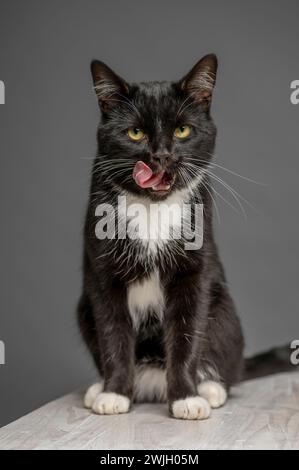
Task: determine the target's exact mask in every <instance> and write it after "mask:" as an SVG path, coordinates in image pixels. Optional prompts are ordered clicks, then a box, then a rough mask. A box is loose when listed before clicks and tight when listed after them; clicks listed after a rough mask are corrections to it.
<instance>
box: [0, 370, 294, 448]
mask: <svg viewBox="0 0 299 470" xmlns="http://www.w3.org/2000/svg"><path fill="white" fill-rule="evenodd" d="M82 397H83V394H82V393H80V392H77V393H72V394H70V395H67V396H65V397H63V398H60V399H59V400H56V401H54V402H51V403H49V404H47V405H45V406H43V407H42V408H40V409H38V410H36V411H34V412H33V413H30V414H29V415H27V416H25V417H23V418H21V419H19V420H17V421H15V422H14V423H11V424H9V425H8V426H5V427H3V428H2V429H0V449H14V450H16V449H36V450H38V449H61V450H62V449H94V450H101V449H102V450H113V449H142V450H143V449H146V450H150V449H161V450H163V449H164V450H166V449H171V450H179V449H189V450H191V449H196V450H202V449H299V374H298V373H292V374H289V373H288V374H280V375H276V376H271V377H267V378H263V379H258V380H252V381H249V382H244V383H243V384H241V385H240V386H238V387H236V388H234V389H233V390H232V394H231V398H230V400H229V401H228V403H227V404H226V406H224V407H223V408H221V409H219V410H214V411H213V412H212V416H211V418H210V419H208V420H206V421H182V420H175V419H173V418H170V417H168V415H167V410H166V405H160V404H159V405H157V404H144V405H134V406H133V408H132V411H131V413H129V414H126V415H118V416H97V415H93V414H91V413H90V412H89V411H88V410H85V409H84V408H83V406H82Z"/></svg>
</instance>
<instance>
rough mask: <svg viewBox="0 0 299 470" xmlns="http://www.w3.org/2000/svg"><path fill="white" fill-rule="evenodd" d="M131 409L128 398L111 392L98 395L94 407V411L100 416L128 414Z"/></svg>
mask: <svg viewBox="0 0 299 470" xmlns="http://www.w3.org/2000/svg"><path fill="white" fill-rule="evenodd" d="M129 409H130V400H129V398H128V397H126V396H124V395H119V394H117V393H109V392H103V393H100V394H98V395H97V397H96V399H95V401H94V403H93V405H92V411H93V412H94V413H96V414H99V415H116V414H120V413H128V411H129Z"/></svg>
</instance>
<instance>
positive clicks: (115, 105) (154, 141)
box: [78, 55, 243, 405]
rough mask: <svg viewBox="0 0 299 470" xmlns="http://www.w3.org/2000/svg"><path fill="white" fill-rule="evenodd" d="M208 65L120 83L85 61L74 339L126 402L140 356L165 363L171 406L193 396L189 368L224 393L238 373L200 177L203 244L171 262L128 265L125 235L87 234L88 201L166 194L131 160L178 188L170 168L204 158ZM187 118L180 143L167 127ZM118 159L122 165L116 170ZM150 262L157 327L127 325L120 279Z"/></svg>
mask: <svg viewBox="0 0 299 470" xmlns="http://www.w3.org/2000/svg"><path fill="white" fill-rule="evenodd" d="M216 70H217V60H216V58H215V56H213V55H210V56H206V57H205V58H204V59H202V60H201V61H200V62H199V63H198V64H196V66H195V67H194V68H193V69H192V71H191V72H190V73H189V74H188V75H187V76H186V77H184V78H183V79H182V80H180V81H179V82H175V83H170V82H162V83H160V82H154V83H142V84H139V85H136V84H133V85H128V84H127V83H126V82H125V81H124V80H122V79H121V78H120V77H118V76H117V75H115V74H114V72H112V71H111V69H109V68H108V67H107V66H105V65H104V64H103V63H101V62H93V64H92V73H93V78H94V82H95V85H96V89H97V92H98V97H99V102H100V106H101V110H102V121H101V123H100V125H99V129H98V154H97V156H96V158H95V161H94V167H93V175H92V183H91V192H90V193H91V194H90V199H89V205H88V211H87V218H86V225H85V244H84V282H83V294H82V297H81V300H80V303H79V309H78V314H79V322H80V327H81V331H82V334H83V337H84V339H85V341H86V343H87V345H88V347H89V349H90V352H91V354H92V355H93V358H94V361H95V364H96V366H97V368H98V370H99V373H100V374H101V375H102V376H103V377H104V380H105V391H111V392H116V393H119V394H123V395H126V396H128V397H129V398H130V399H131V398H132V394H133V384H134V372H135V365H136V363H141V362H142V361H150V362H153V363H156V364H158V365H159V366H160V367H165V368H166V369H167V383H168V401H169V404H170V405H171V403H172V402H173V401H174V400H177V399H181V398H185V397H187V396H188V397H189V396H194V395H197V391H196V385H197V384H198V381H199V378H198V375H197V371H198V370H201V371H205V374H206V377H207V378H211V379H214V378H215V377H217V376H218V378H219V380H221V382H222V383H223V385H224V386H225V387H226V389H227V390H228V389H229V387H230V386H231V385H232V384H233V383H235V382H237V381H238V380H240V378H241V376H242V372H243V355H242V351H243V337H242V332H241V327H240V323H239V320H238V318H237V315H236V313H235V308H234V305H233V301H232V299H231V296H230V294H229V291H228V287H227V284H226V280H225V275H224V271H223V268H222V265H221V262H220V260H219V256H218V251H217V247H216V244H215V241H214V236H213V224H212V201H211V188H210V184H209V180H208V177H207V176H204V178H203V181H202V182H201V183H200V184H198V187H197V189H196V191H195V192H194V195H193V196H192V198H193V201H194V200H200V201H202V202H203V204H204V208H205V209H204V243H203V247H202V248H201V249H200V250H195V251H190V252H187V254H186V253H184V254H181V253H180V252H178V253H177V252H176V253H175V255H174V256H175V263H172V264H170V263H169V260H168V258H167V257H164V254H163V252H162V253H160V254H159V257H158V258H157V260H156V261H155V262H152V261H144V262H142V261H138V262H136V263H132V257H128V258H126V253H128V250H129V248H130V247H131V246H132V243H131V242H130V241H129V240H113V241H111V240H103V241H99V240H98V239H97V238H96V236H95V233H94V230H95V223H96V220H97V219H96V217H95V208H96V206H97V205H98V204H99V203H102V202H108V203H110V204H111V203H112V204H116V201H117V196H118V195H119V193H120V191H121V190H123V189H125V190H126V191H129V192H130V193H133V194H143V195H146V197H148V198H150V199H151V200H152V201H153V202H155V201H157V200H162V199H166V198H167V197H168V193H165V192H163V193H158V192H154V191H153V190H152V189H141V188H140V187H139V186H137V185H136V183H135V182H134V180H133V178H132V171H133V167H134V165H135V163H136V162H137V161H139V160H142V161H144V162H145V163H147V164H148V165H149V166H151V168H152V169H153V170H154V171H160V170H161V168H163V169H166V170H167V173H168V174H169V175H170V177H171V178H172V177H173V176H174V175H175V180H174V182H173V185H172V187H171V190H170V192H173V191H175V190H176V189H180V188H183V187H185V186H186V180H185V179H184V178H182V177H181V176H180V174H179V172H178V169H179V168H184V171H185V175H186V174H187V176H188V178H187V179H188V181H189V182H190V181H191V180H194V178H195V176H196V174H197V175H198V174H200V173H201V172H202V171H203V169H204V168H206V167H207V166H208V165H209V162H210V159H211V155H212V154H213V151H214V146H215V139H216V128H215V125H214V123H213V120H212V118H211V115H210V101H211V96H212V90H213V87H214V84H215V77H216ZM204 80H205V81H204ZM186 123H187V124H188V125H189V126H191V134H190V136H189V137H188V138H187V139H186V140H184V141H178V140H176V139H174V137H173V133H174V129H175V128H176V127H178V126H180V125H186ZM134 126H136V127H139V128H142V129H143V130H144V131H145V133H146V135H147V139H145V140H143V141H142V142H139V143H135V142H132V141H130V140H129V139H128V136H127V129H128V128H129V127H134ZM191 155H192V156H193V158H194V159H195V160H192V161H193V164H194V165H195V167H193V170H192V171H191V169H190V168H191V167H188V166H184V164H185V162H186V161H187V159H188V156H191ZM121 159H128V160H129V162H131V164H130V163H128V166H124V167H122V166H121V162H123V161H124V160H121ZM108 160H109V161H111V165H110V166H108V165H107V166H105V164H103V162H105V161H108ZM112 160H113V161H112ZM188 168H189V169H188ZM170 244H171V242H170ZM111 248H113V249H114V251H113V252H112V253H111ZM133 249H134V248H133ZM133 257H134V255H133ZM155 267H157V268H158V269H159V272H160V277H161V279H162V282H163V286H164V290H165V294H166V305H165V312H164V319H163V322H162V324H160V323H159V322H158V321H155V320H154V317H151V316H149V317H148V320H147V323H146V324H144V325H142V326H141V328H140V329H139V331H138V332H135V331H134V328H133V326H132V321H131V317H130V315H129V311H128V306H127V297H126V296H127V286H128V285H129V284H130V282H132V281H134V280H136V279H139V280H141V279H142V278H146V277H148V276H149V275H150V273H151V271H152V270H153V269H154V268H155Z"/></svg>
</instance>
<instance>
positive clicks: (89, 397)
mask: <svg viewBox="0 0 299 470" xmlns="http://www.w3.org/2000/svg"><path fill="white" fill-rule="evenodd" d="M103 389H104V382H100V383H96V384H93V385H91V387H89V389H88V390H87V392H86V393H85V397H84V406H85V408H92V405H93V404H94V401H95V399H96V397H97V396H98V395H99V393H101V392H102V391H103Z"/></svg>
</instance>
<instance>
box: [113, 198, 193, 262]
mask: <svg viewBox="0 0 299 470" xmlns="http://www.w3.org/2000/svg"><path fill="white" fill-rule="evenodd" d="M123 196H124V197H125V201H126V204H125V206H123V208H122V210H123V211H125V213H120V214H119V217H120V218H122V219H123V218H124V219H126V221H127V236H128V237H129V238H130V239H133V240H136V242H137V243H139V245H140V249H141V253H140V254H143V255H145V256H146V255H148V256H149V257H150V258H151V259H153V258H155V257H156V255H157V254H158V252H159V251H163V250H164V248H165V245H167V244H168V242H169V241H170V240H173V239H174V238H180V237H181V235H182V226H183V225H182V224H183V220H182V219H183V217H184V211H185V210H186V207H187V205H186V202H187V201H188V200H189V198H190V189H183V190H179V191H175V192H173V193H172V194H171V195H170V196H169V197H168V198H167V199H165V200H163V201H161V202H153V201H152V200H150V199H149V198H146V197H143V196H136V195H133V194H131V193H123ZM136 214H138V216H136Z"/></svg>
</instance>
